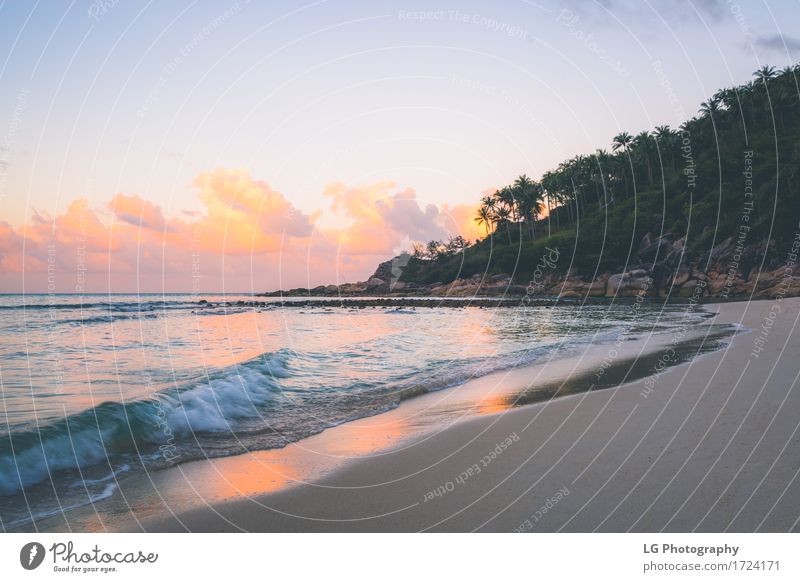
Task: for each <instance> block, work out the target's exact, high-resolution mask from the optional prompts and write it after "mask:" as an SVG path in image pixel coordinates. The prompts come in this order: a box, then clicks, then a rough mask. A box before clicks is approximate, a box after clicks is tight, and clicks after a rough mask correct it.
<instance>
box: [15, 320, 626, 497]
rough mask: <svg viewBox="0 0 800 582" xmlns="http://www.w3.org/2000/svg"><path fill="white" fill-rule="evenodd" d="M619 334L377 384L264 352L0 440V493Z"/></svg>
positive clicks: (436, 367)
mask: <svg viewBox="0 0 800 582" xmlns="http://www.w3.org/2000/svg"><path fill="white" fill-rule="evenodd" d="M619 333H620V331H619V330H613V331H607V332H605V333H603V334H597V335H586V336H582V337H576V338H571V339H570V340H569V341H558V342H553V343H549V344H544V345H538V346H536V347H532V348H526V349H520V350H517V351H514V352H511V353H507V354H504V355H496V354H493V355H490V356H485V357H473V358H460V359H452V360H440V361H431V362H428V363H427V364H426V365H425V366H422V367H418V368H413V367H412V368H410V369H403V370H402V371H401V370H398V371H397V372H396V373H394V374H393V376H391V377H385V378H384V379H383V380H382V381H379V382H370V381H361V382H356V383H352V382H350V383H348V384H346V385H335V384H333V383H332V382H333V381H334V380H335V377H336V376H337V374H332V375H330V376H326V372H325V370H335V369H336V366H337V358H338V359H339V360H342V359H344V360H347V359H348V358H349V357H352V356H355V355H356V354H352V356H349V353H348V352H342V353H339V354H336V355H334V354H330V353H309V352H306V353H300V352H292V351H290V350H288V349H283V350H278V351H276V352H268V353H265V354H262V355H261V356H258V357H256V358H254V359H251V360H248V361H245V362H242V363H239V364H236V365H234V366H232V367H229V368H224V369H221V370H219V371H217V372H215V373H213V374H210V375H209V376H207V377H205V378H199V379H196V380H194V381H192V382H189V383H187V384H185V385H183V386H181V387H178V388H171V389H167V390H162V391H157V392H154V393H153V394H151V395H150V397H148V398H145V399H140V400H134V401H129V402H106V403H103V404H100V405H98V406H95V407H94V408H91V409H88V410H84V411H82V412H80V413H77V414H74V415H71V416H68V417H67V418H65V419H62V420H59V421H56V422H52V423H49V424H47V425H43V426H41V427H37V428H35V429H30V428H28V429H25V430H17V431H15V432H11V433H8V434H7V435H2V436H0V495H11V494H14V493H15V492H17V491H19V490H20V489H21V488H24V487H27V486H30V485H34V484H36V483H40V482H43V481H46V480H47V479H51V478H52V476H53V474H54V473H57V472H59V471H66V470H70V469H76V468H81V469H84V468H88V467H91V466H95V465H97V466H100V465H101V464H103V465H107V466H110V465H112V464H114V465H118V466H119V465H122V466H125V465H124V463H126V459H128V460H130V461H132V462H135V463H140V462H143V463H145V464H149V465H150V466H153V467H154V468H158V467H160V466H165V465H166V464H174V463H178V462H184V461H187V460H190V459H195V458H202V457H214V456H227V455H231V454H239V453H242V452H246V451H247V450H258V449H268V448H276V447H281V446H285V445H286V444H287V443H288V442H292V441H296V440H299V439H301V438H305V437H307V436H310V435H311V434H315V433H317V432H321V431H322V430H325V429H326V428H328V427H331V426H335V425H338V424H341V423H343V422H348V421H351V420H355V419H357V418H362V417H366V416H372V415H375V414H379V413H381V412H384V411H387V410H390V409H391V408H394V407H396V406H398V405H399V404H400V403H401V402H402V401H403V400H406V399H408V398H412V397H414V396H418V395H421V394H425V393H429V392H433V391H437V390H442V389H445V388H450V387H453V386H457V385H460V384H463V383H464V382H466V381H468V380H470V379H472V378H477V377H481V376H485V375H487V374H490V373H492V372H496V371H499V370H503V369H511V368H514V367H516V366H519V365H523V364H530V363H532V362H534V361H536V360H537V359H539V358H542V357H546V356H548V355H549V354H552V353H554V352H557V353H558V356H559V357H561V356H564V355H568V354H569V353H570V352H571V351H572V350H573V349H577V348H578V346H580V345H584V344H586V343H587V342H604V341H612V340H613V339H614V338H616V337H617V335H618V334H619ZM290 363H291V365H290ZM338 363H340V364H341V361H340V362H338ZM286 379H291V381H288V382H285V381H284V380H286ZM125 470H127V468H126V469H125ZM73 479H74V477H73Z"/></svg>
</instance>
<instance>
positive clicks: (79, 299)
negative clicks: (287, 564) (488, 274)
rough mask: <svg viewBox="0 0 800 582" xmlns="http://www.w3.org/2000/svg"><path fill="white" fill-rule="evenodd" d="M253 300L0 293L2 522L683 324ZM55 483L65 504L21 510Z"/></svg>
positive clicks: (656, 313) (616, 313) (611, 316)
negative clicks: (122, 481)
mask: <svg viewBox="0 0 800 582" xmlns="http://www.w3.org/2000/svg"><path fill="white" fill-rule="evenodd" d="M200 299H204V300H207V301H208V302H209V303H210V305H209V306H206V307H202V308H201V307H199V306H198V301H199V300H200ZM250 299H252V298H251V297H244V296H241V297H240V296H209V295H204V296H202V297H197V296H193V295H112V296H108V295H94V296H74V295H27V296H21V295H5V296H0V382H1V387H2V399H1V400H0V520H2V524H3V526H4V527H7V526H8V527H10V526H12V525H15V524H18V523H19V522H20V520H22V521H24V520H25V519H30V517H31V516H33V515H37V516H41V515H46V514H47V512H51V511H62V510H64V508H69V507H73V506H79V505H81V504H86V503H90V502H92V501H96V500H98V499H102V498H105V497H108V496H112V495H114V490H115V483H116V481H117V480H118V479H119V478H124V476H125V475H126V474H132V473H135V472H136V471H140V470H142V469H147V470H158V469H160V468H163V467H167V466H171V465H174V464H176V463H181V462H183V461H186V460H189V459H198V458H204V457H219V456H227V455H234V454H241V453H243V452H246V451H252V450H260V449H269V448H278V447H282V446H285V445H286V444H287V443H289V442H293V441H297V440H299V439H302V438H304V437H306V436H309V435H311V434H314V433H317V432H320V431H322V430H324V429H325V428H327V427H330V426H334V425H337V424H340V423H343V422H347V421H349V420H353V419H356V418H359V417H363V416H368V415H374V414H378V413H380V412H382V411H386V410H389V409H391V408H393V407H395V406H397V405H398V404H399V403H400V402H401V401H402V400H403V399H405V398H408V397H411V396H413V395H416V394H420V393H424V392H428V391H433V390H440V389H445V388H447V387H451V386H454V385H457V384H460V383H463V382H465V381H467V380H469V379H470V378H473V377H476V376H482V375H485V374H487V373H490V372H492V371H496V370H502V369H508V368H512V367H514V366H519V365H523V364H528V363H533V362H536V361H537V360H539V359H542V358H551V357H553V356H554V355H557V354H558V353H559V352H563V353H566V352H568V351H569V350H570V349H573V348H575V346H580V345H582V344H583V345H585V344H588V343H602V342H606V341H612V340H613V339H614V338H616V337H617V336H618V334H620V333H630V334H636V333H640V334H642V333H649V332H651V331H653V330H656V331H665V330H668V329H670V327H672V326H675V325H679V324H685V323H686V310H685V309H684V308H681V307H680V306H668V307H664V306H662V305H652V306H651V305H647V304H645V305H642V306H638V307H637V309H632V308H631V306H630V305H627V306H626V305H622V306H584V307H582V308H579V307H578V306H564V307H515V308H496V309H478V308H464V309H447V308H435V307H434V308H408V307H406V308H400V309H389V308H366V309H346V308H339V307H335V306H332V307H315V308H311V307H308V308H296V307H295V308H285V307H279V306H269V305H268V306H266V307H255V308H254V307H245V306H238V305H236V303H237V301H239V300H250ZM691 317H692V318H695V319H697V321H698V322H699V321H700V320H701V319H703V318H704V316H703V315H702V314H699V313H695V314H693V315H691ZM53 490H56V491H57V492H58V497H59V500H60V501H59V505H60V507H56V508H52V507H49V508H48V507H45V508H41V507H37V509H36V511H33V510H31V506H32V505H33V506H35V505H36V503H35V501H36V498H37V496H39V495H41V496H44V493H45V492H48V493H50V494H51V495H50V496H52V492H53ZM23 498H24V500H25V503H24V504H23V503H22V502H21V500H22V499H23ZM20 508H21V509H20Z"/></svg>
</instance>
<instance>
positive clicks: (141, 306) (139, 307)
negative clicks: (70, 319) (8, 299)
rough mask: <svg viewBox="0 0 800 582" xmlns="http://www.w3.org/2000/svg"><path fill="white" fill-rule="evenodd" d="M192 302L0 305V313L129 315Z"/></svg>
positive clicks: (192, 304) (189, 306) (190, 305)
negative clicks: (108, 313) (96, 311)
mask: <svg viewBox="0 0 800 582" xmlns="http://www.w3.org/2000/svg"><path fill="white" fill-rule="evenodd" d="M197 305H198V304H197V303H196V302H194V301H141V302H139V301H130V302H117V303H114V302H100V303H97V302H95V303H28V304H19V305H0V311H23V310H26V311H27V310H34V311H39V310H50V309H55V310H76V309H83V310H102V311H109V312H112V313H130V312H137V311H157V310H165V309H193V308H196V307H197Z"/></svg>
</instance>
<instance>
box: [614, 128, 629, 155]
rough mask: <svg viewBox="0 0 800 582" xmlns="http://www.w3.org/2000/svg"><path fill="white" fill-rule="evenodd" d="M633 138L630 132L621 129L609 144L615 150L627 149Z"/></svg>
mask: <svg viewBox="0 0 800 582" xmlns="http://www.w3.org/2000/svg"><path fill="white" fill-rule="evenodd" d="M632 141H633V138H632V137H631V134H629V133H628V132H627V131H623V132H622V133H620V134H617V135H615V136H614V142H613V143H612V144H611V149H612V150H614V151H617V150H618V149H622V151H628V146H629V145H631V142H632Z"/></svg>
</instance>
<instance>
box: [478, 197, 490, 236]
mask: <svg viewBox="0 0 800 582" xmlns="http://www.w3.org/2000/svg"><path fill="white" fill-rule="evenodd" d="M475 222H476V223H478V225H479V226H480V225H483V227H484V228H485V229H486V236H489V225H490V224H491V223H492V211H491V209H490V208H489V206H487V205H486V204H482V205H481V206H480V208H478V215H477V216H476V217H475Z"/></svg>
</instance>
